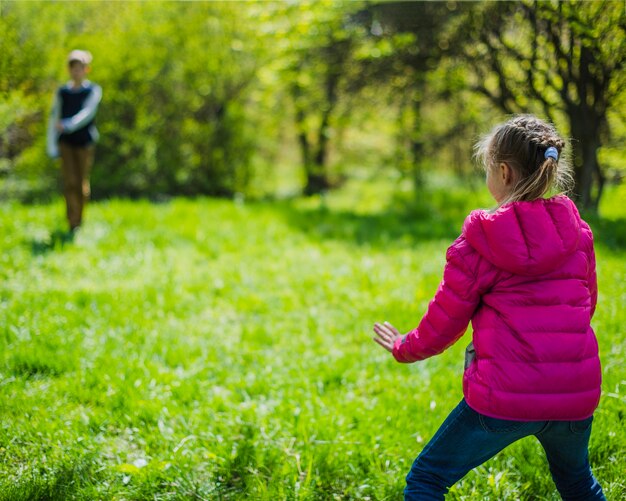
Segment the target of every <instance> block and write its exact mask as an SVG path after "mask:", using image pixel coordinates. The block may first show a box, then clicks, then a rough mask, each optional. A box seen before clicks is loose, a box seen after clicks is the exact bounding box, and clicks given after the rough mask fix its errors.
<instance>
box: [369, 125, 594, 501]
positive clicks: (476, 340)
mask: <svg viewBox="0 0 626 501" xmlns="http://www.w3.org/2000/svg"><path fill="white" fill-rule="evenodd" d="M564 146H565V141H563V139H561V137H559V135H558V133H557V132H556V130H555V129H554V127H552V126H551V125H550V124H547V123H545V122H543V121H541V120H539V119H537V118H536V117H534V116H531V115H521V116H517V117H515V118H513V119H511V120H509V121H508V122H506V123H504V124H501V125H498V126H497V127H495V128H494V129H493V131H492V132H491V133H490V134H488V135H487V136H486V137H485V138H484V139H483V140H482V141H481V142H480V143H479V145H478V147H477V153H478V157H479V158H480V159H481V160H482V161H483V164H484V166H485V170H486V172H487V187H488V188H489V191H490V192H491V194H492V195H493V197H494V198H495V200H496V202H497V203H498V208H497V209H496V210H493V211H485V210H477V211H473V212H472V213H470V215H469V216H468V217H467V219H466V220H465V223H464V225H463V231H462V233H461V236H459V237H458V238H457V239H456V240H455V242H454V243H453V244H452V245H451V246H450V248H449V249H448V251H447V254H446V261H447V262H446V266H445V269H444V273H443V280H442V282H441V284H440V285H439V288H438V289H437V292H436V294H435V297H434V299H433V300H432V301H431V302H430V304H429V306H428V310H427V312H426V314H425V315H424V317H423V318H422V320H421V322H420V324H419V325H418V327H417V328H416V329H414V330H412V331H411V332H409V333H408V334H406V335H404V336H402V335H400V333H399V332H398V331H397V329H396V328H395V327H393V325H391V324H389V323H388V322H385V323H383V324H378V323H377V324H375V326H374V332H375V334H376V337H375V338H374V340H375V341H376V342H377V343H378V344H380V345H381V346H383V348H385V349H387V350H388V351H390V352H391V353H392V354H393V356H394V357H395V359H396V360H397V361H398V362H405V363H408V362H415V361H417V360H423V359H425V358H428V357H431V356H433V355H437V354H438V353H441V352H442V351H443V350H445V349H446V348H448V347H449V346H450V345H452V344H453V343H455V342H456V341H457V340H458V339H459V338H460V337H461V336H462V335H463V333H464V332H465V330H466V328H467V325H468V323H469V322H470V321H471V323H472V329H473V340H472V343H471V344H470V346H469V347H468V350H467V353H466V368H465V373H464V375H463V394H464V399H463V400H462V401H461V403H460V404H459V405H458V406H457V407H456V409H454V410H453V411H452V413H451V414H450V415H449V416H448V418H447V419H446V420H445V421H444V423H443V424H442V426H441V428H440V429H439V430H438V431H437V433H436V434H435V436H434V437H433V438H432V439H431V441H430V442H429V443H428V444H427V445H426V447H424V450H423V451H422V452H421V454H420V455H419V456H418V458H417V459H416V460H415V462H414V463H413V466H412V468H411V471H410V472H409V474H408V475H407V478H406V481H407V485H406V489H405V491H404V494H405V499H407V500H420V501H422V500H434V499H437V500H442V499H444V495H445V493H446V492H448V489H449V488H450V487H451V486H452V485H453V484H454V483H455V482H457V481H458V480H460V479H461V478H462V477H463V476H464V475H465V474H466V473H467V472H469V471H470V470H471V469H473V468H475V467H476V466H479V465H480V464H482V463H484V462H485V461H487V460H488V459H489V458H491V457H493V456H494V455H495V454H497V453H498V452H499V451H501V450H502V449H504V448H505V447H507V446H508V445H510V444H512V443H513V442H515V441H517V440H519V439H521V438H523V437H526V436H528V435H534V436H535V437H537V439H538V440H539V442H540V443H541V445H542V446H543V448H544V450H545V452H546V456H547V459H548V463H549V465H550V472H551V474H552V478H553V480H554V482H555V484H556V487H557V489H558V491H559V493H560V494H561V496H562V498H563V499H565V500H574V499H576V500H583V499H584V500H592V499H593V500H596V499H600V500H604V499H605V497H604V494H603V492H602V488H601V487H600V485H599V484H598V482H597V481H596V479H595V478H594V476H593V474H592V472H591V468H590V466H589V460H588V451H587V447H588V443H589V436H590V434H591V422H592V419H593V412H594V410H595V409H596V407H597V405H598V401H599V398H600V381H601V370H600V359H599V357H598V343H597V341H596V337H595V334H594V332H593V329H592V328H591V318H592V316H593V313H594V310H595V307H596V299H597V283H596V267H595V256H594V250H593V236H592V233H591V230H590V229H589V226H588V225H587V223H585V222H584V221H583V220H582V219H581V218H580V215H579V214H578V211H577V209H576V206H575V205H574V203H573V202H572V201H571V200H570V199H569V198H567V197H566V196H564V195H558V196H555V197H552V198H548V199H545V198H543V195H544V194H545V193H546V192H548V191H549V190H550V189H551V188H552V187H553V186H554V185H556V186H558V187H561V188H562V187H563V186H564V185H566V184H567V181H568V180H571V174H570V171H569V167H568V166H567V164H566V162H564V161H563V159H561V160H559V157H560V156H561V152H562V150H563V148H564Z"/></svg>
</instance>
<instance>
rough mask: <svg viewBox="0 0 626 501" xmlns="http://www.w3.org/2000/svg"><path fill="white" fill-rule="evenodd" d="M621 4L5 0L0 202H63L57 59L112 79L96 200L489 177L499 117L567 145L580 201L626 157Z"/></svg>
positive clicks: (590, 202) (618, 170)
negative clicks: (486, 166)
mask: <svg viewBox="0 0 626 501" xmlns="http://www.w3.org/2000/svg"><path fill="white" fill-rule="evenodd" d="M625 32H626V13H625V3H624V2H623V1H615V2H611V1H597V2H531V1H522V2H512V3H509V2H486V3H483V2H479V3H474V2H452V1H449V2H360V1H355V2H333V1H315V2H304V1H302V2H293V1H288V2H193V3H182V2H10V1H5V0H2V1H0V189H1V190H0V196H1V197H2V199H5V200H6V199H13V200H16V199H17V200H20V201H23V202H42V201H47V200H49V199H51V198H52V197H54V196H56V195H57V194H58V193H60V191H59V175H58V166H57V165H56V163H55V162H54V161H52V160H50V159H48V158H47V157H46V154H45V130H46V124H47V117H48V113H49V109H50V106H51V103H52V96H53V93H54V92H55V90H56V89H57V88H58V86H59V85H60V84H61V83H63V82H65V81H66V80H67V79H68V77H67V68H66V57H67V54H68V52H69V51H70V50H72V49H76V48H80V49H86V50H89V51H91V52H92V54H93V56H94V60H93V65H92V66H93V68H92V72H91V74H90V79H91V80H93V81H94V82H96V83H98V84H100V85H101V86H102V88H103V93H104V94H103V96H104V97H103V100H102V103H101V105H100V109H99V113H98V117H97V126H98V128H99V130H100V133H101V139H100V143H99V144H98V146H97V152H96V164H95V168H94V172H93V175H92V187H93V188H92V189H93V197H94V198H95V199H101V198H109V197H131V198H146V199H151V200H161V199H167V198H169V197H171V196H199V195H208V196H219V197H247V198H255V199H261V198H263V199H268V198H283V197H290V196H298V195H300V194H304V195H315V194H319V193H325V192H327V191H328V190H332V189H334V188H336V187H339V186H341V185H342V184H344V183H345V182H346V181H348V180H350V179H352V178H359V177H360V178H375V177H376V176H380V175H384V176H388V177H390V178H392V179H397V180H398V181H399V182H401V183H403V186H405V187H408V188H407V189H408V190H410V191H411V192H412V193H413V194H417V195H419V193H421V192H422V191H423V190H427V189H428V186H429V183H430V182H433V181H432V179H434V178H436V177H437V176H439V175H450V176H453V177H454V178H455V179H459V180H461V182H462V183H464V184H467V185H470V186H471V185H472V184H473V183H475V184H478V183H481V182H482V181H481V178H482V173H481V172H480V171H479V170H478V169H476V168H475V166H474V165H473V163H472V158H471V157H472V146H473V143H474V142H475V141H476V139H477V138H478V137H479V135H480V134H481V133H484V132H486V131H488V130H489V128H491V126H493V125H494V124H495V123H496V121H498V120H501V119H503V118H505V117H506V115H507V114H511V113H517V112H531V113H536V114H537V115H539V116H540V117H542V118H547V119H549V120H552V121H553V122H554V123H555V124H556V125H557V127H558V128H559V130H560V131H561V132H562V133H563V134H564V135H567V136H568V137H569V138H570V139H571V143H572V148H571V151H570V155H571V157H572V160H573V163H574V165H575V169H576V183H577V185H576V194H577V202H578V203H579V205H580V206H581V207H582V208H584V209H586V210H590V211H594V210H597V208H598V203H599V201H600V199H601V196H602V193H603V189H604V188H605V187H606V186H607V185H608V184H611V183H613V184H615V183H619V182H621V180H622V178H623V176H624V173H625V172H626V169H625V167H624V165H626V163H625V162H624V160H625V157H626V151H625V150H624V144H625V139H626V122H625V119H626V111H625V110H626V72H625V71H624V60H625V57H626V33H625Z"/></svg>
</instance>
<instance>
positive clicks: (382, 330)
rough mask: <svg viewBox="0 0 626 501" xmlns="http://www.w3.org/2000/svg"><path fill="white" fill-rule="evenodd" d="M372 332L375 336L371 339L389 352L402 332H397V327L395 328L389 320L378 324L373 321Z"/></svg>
mask: <svg viewBox="0 0 626 501" xmlns="http://www.w3.org/2000/svg"><path fill="white" fill-rule="evenodd" d="M374 332H375V333H376V337H374V338H372V339H374V341H376V342H377V343H378V344H379V345H381V346H382V347H383V348H385V350H387V351H388V352H390V353H392V352H393V345H394V343H395V342H396V340H397V339H398V338H400V337H402V334H400V333H399V332H398V329H396V328H395V327H394V326H393V325H391V324H390V323H389V322H385V323H382V324H379V323H378V322H377V323H375V324H374Z"/></svg>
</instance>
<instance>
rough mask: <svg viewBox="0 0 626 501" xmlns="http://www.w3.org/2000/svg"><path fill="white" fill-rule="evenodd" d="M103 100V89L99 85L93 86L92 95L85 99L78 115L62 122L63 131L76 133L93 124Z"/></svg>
mask: <svg viewBox="0 0 626 501" xmlns="http://www.w3.org/2000/svg"><path fill="white" fill-rule="evenodd" d="M101 99H102V88H101V87H100V86H99V85H95V84H94V85H93V89H92V90H91V94H89V97H88V98H87V99H85V103H84V104H83V108H82V109H81V110H80V111H79V112H78V113H76V115H74V116H71V117H69V118H65V119H63V120H62V121H61V123H62V124H63V129H64V130H65V131H66V132H74V131H76V130H78V129H80V128H81V127H84V126H85V125H87V124H88V123H89V122H91V121H92V120H93V119H94V117H95V116H96V112H97V111H98V105H99V104H100V100H101Z"/></svg>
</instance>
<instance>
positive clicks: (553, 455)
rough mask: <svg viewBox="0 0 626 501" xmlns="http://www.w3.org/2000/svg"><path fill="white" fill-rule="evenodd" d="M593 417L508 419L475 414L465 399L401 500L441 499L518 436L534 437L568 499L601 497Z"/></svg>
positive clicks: (416, 465)
mask: <svg viewBox="0 0 626 501" xmlns="http://www.w3.org/2000/svg"><path fill="white" fill-rule="evenodd" d="M592 420H593V417H590V418H589V419H585V420H583V421H532V422H528V421H508V420H504V419H495V418H490V417H487V416H484V415H482V414H479V413H478V412H476V411H475V410H473V409H472V408H471V407H470V406H469V405H467V403H465V400H461V403H460V404H459V405H458V406H457V407H456V408H455V409H454V410H453V411H452V412H451V413H450V415H449V416H448V417H447V418H446V420H445V421H444V422H443V424H442V425H441V427H440V428H439V430H438V431H437V433H435V436H434V437H433V438H432V439H431V441H430V442H428V444H427V445H426V447H424V450H423V451H422V453H421V454H420V455H419V456H418V457H417V459H416V460H415V462H414V463H413V466H412V467H411V471H410V472H409V474H408V475H407V477H406V488H405V490H404V499H405V500H419V501H426V500H435V499H436V500H443V499H444V495H445V494H446V493H447V492H448V489H449V488H450V487H452V485H453V484H454V483H456V482H457V481H459V480H460V479H461V478H463V477H464V476H465V474H467V473H468V472H469V471H470V470H471V469H472V468H475V467H477V466H479V465H481V464H482V463H484V462H485V461H487V460H488V459H490V458H492V457H493V456H495V455H496V454H497V453H498V452H500V451H501V450H502V449H504V448H505V447H507V446H508V445H510V444H512V443H513V442H515V441H517V440H519V439H520V438H524V437H527V436H529V435H534V436H535V437H537V439H538V440H539V442H540V443H541V445H542V446H543V448H544V450H545V452H546V456H547V458H548V464H549V465H550V473H551V474H552V479H553V480H554V483H555V484H556V488H557V489H558V491H559V493H560V494H561V497H562V498H563V499H564V500H566V501H570V500H571V501H574V500H585V501H586V500H604V501H606V498H605V497H604V493H603V492H602V488H601V487H600V484H599V483H598V481H597V480H596V479H595V478H594V476H593V474H592V473H591V468H590V466H589V459H588V453H587V446H588V444H589V436H590V435H591V421H592Z"/></svg>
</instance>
